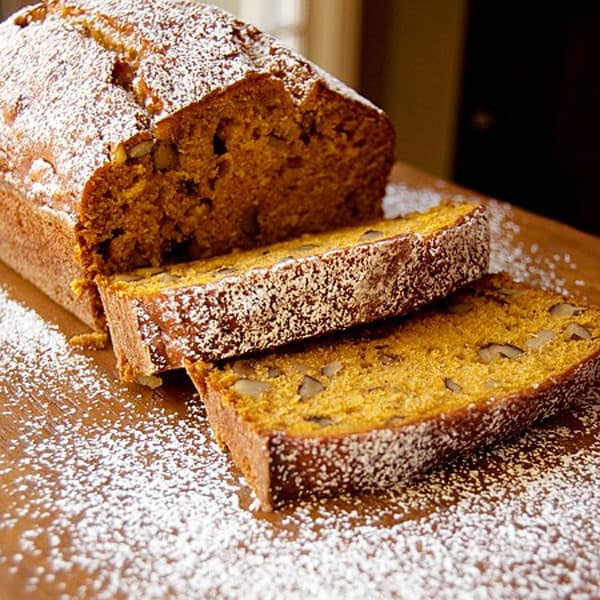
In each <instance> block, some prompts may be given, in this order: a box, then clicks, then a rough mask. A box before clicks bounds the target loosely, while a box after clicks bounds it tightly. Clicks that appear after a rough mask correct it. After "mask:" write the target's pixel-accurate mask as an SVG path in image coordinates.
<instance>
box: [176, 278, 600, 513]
mask: <svg viewBox="0 0 600 600" xmlns="http://www.w3.org/2000/svg"><path fill="white" fill-rule="evenodd" d="M488 282H489V283H488ZM488 286H489V289H488ZM530 287H531V286H528V285H527V284H524V283H517V282H514V281H512V280H511V279H510V278H509V277H508V276H505V275H494V276H488V277H485V278H483V279H482V280H481V281H480V282H479V283H477V284H476V285H475V286H472V289H471V288H469V289H470V290H471V291H469V292H468V294H473V295H474V296H475V297H477V296H479V297H481V298H485V302H489V303H490V304H491V305H496V304H498V303H500V304H498V305H499V306H504V305H503V304H501V303H502V298H501V297H497V296H494V291H497V290H501V291H504V290H506V291H507V292H509V293H512V292H513V291H518V290H520V289H523V290H527V289H530ZM488 293H489V298H488V296H487V294H488ZM536 293H538V294H543V295H546V294H547V295H548V298H547V300H548V302H547V303H546V304H542V306H546V308H544V313H545V312H547V311H548V312H550V315H551V316H550V317H549V318H551V319H559V321H557V325H558V323H560V325H558V328H559V329H561V330H562V329H564V328H565V327H572V326H573V324H574V322H573V321H571V324H569V317H564V316H559V315H556V316H555V315H554V314H553V312H552V311H553V309H554V307H561V306H562V307H564V308H565V309H568V310H574V311H575V312H577V313H578V314H582V315H585V314H586V313H587V312H588V311H589V314H590V315H591V316H589V317H588V321H587V322H586V324H588V326H589V327H590V326H591V324H590V321H589V319H594V318H595V315H597V314H598V309H596V308H594V307H591V306H588V305H586V303H584V302H582V303H579V302H577V303H576V304H552V303H553V302H555V301H557V302H559V303H560V302H561V301H562V302H563V303H570V302H575V299H574V298H568V297H561V296H559V295H558V294H553V293H550V292H548V293H546V292H541V291H540V290H536ZM464 297H465V296H460V294H459V298H464ZM516 297H521V296H516ZM561 298H562V300H561ZM507 305H511V304H510V303H508V304H507ZM550 305H551V306H550ZM445 306H446V305H444V306H442V307H441V310H442V312H441V313H436V316H437V315H438V314H441V316H442V317H444V315H445V311H446V308H445ZM449 306H456V307H458V308H460V307H461V305H460V304H459V305H452V304H451V305H449ZM548 307H549V308H548ZM532 310H533V311H537V310H538V307H537V305H536V304H533V305H532ZM580 311H581V312H580ZM434 312H435V311H434ZM459 314H460V313H459ZM465 314H469V313H465ZM429 316H430V315H429V314H428V313H427V311H426V312H425V313H424V314H423V315H421V316H420V317H419V316H418V317H417V319H419V320H420V322H427V320H428V317H429ZM522 316H523V314H522ZM457 318H458V317H457ZM479 321H482V319H479ZM584 322H585V321H584ZM475 325H477V324H475ZM454 326H456V322H455V325H454ZM489 326H490V324H489V323H487V322H485V319H484V320H483V321H482V322H481V328H482V330H485V328H486V327H489ZM511 326H512V327H513V328H515V324H514V323H512V325H511ZM516 329H519V327H518V326H516ZM367 331H368V330H367ZM565 331H566V330H565ZM595 331H596V327H595V326H594V327H593V328H591V329H589V330H586V329H585V328H582V329H581V330H580V333H581V334H582V335H584V336H586V337H584V338H579V339H586V340H588V341H587V342H585V343H586V344H588V345H586V346H585V347H584V346H582V350H581V351H580V352H578V353H576V354H573V355H571V356H573V358H571V359H569V360H566V361H564V360H563V362H561V363H560V364H561V365H562V366H561V367H560V370H558V371H553V368H552V367H550V371H548V372H550V373H552V375H542V374H540V375H538V376H537V378H536V377H532V376H530V375H528V376H527V378H525V379H521V377H522V376H524V375H525V372H526V369H528V368H531V367H527V366H526V365H525V364H523V365H521V366H520V364H519V362H518V361H515V362H514V367H513V369H514V370H515V373H514V376H515V381H528V383H526V384H525V383H523V384H520V385H521V387H522V389H520V390H518V388H517V391H504V392H502V391H498V392H496V394H494V389H499V388H496V384H497V383H498V382H494V381H493V380H488V382H489V383H491V386H488V383H487V382H486V383H485V389H486V390H489V391H486V392H484V395H483V396H481V397H480V396H474V401H473V402H471V403H469V402H468V397H467V398H466V399H465V400H457V403H456V404H450V405H447V406H446V408H444V409H442V408H439V406H440V405H438V404H435V403H433V404H431V406H429V407H428V408H427V411H426V412H419V410H416V411H414V412H411V409H410V408H406V414H407V415H409V416H408V417H403V419H404V420H401V421H395V420H391V421H390V420H386V421H385V422H382V423H383V424H382V425H377V426H370V425H369V424H368V423H367V424H365V426H364V428H361V426H360V423H356V424H354V425H353V426H352V427H353V429H351V430H350V432H349V433H335V431H333V432H332V433H330V434H329V435H326V434H325V433H320V431H319V430H318V429H317V430H310V431H308V430H307V431H306V432H304V430H302V429H300V430H299V431H303V432H302V433H291V432H290V431H288V430H287V429H286V425H277V423H278V421H277V419H276V418H275V417H274V420H273V423H274V424H273V426H264V427H263V426H261V425H259V424H258V423H263V422H268V420H267V421H264V420H257V421H256V422H254V421H253V422H252V423H251V422H249V421H248V422H245V421H242V420H238V421H235V420H234V417H233V416H230V418H229V419H228V420H227V421H223V420H219V421H216V422H215V423H213V419H212V416H211V414H212V413H213V412H214V411H215V408H214V407H215V405H218V403H219V402H220V403H221V404H226V405H227V409H226V410H227V411H228V412H230V413H235V412H236V402H239V403H240V410H239V412H240V414H242V413H243V411H246V413H243V414H250V413H248V410H251V408H252V404H251V402H249V400H248V398H247V397H244V398H242V397H241V396H239V394H238V392H236V391H235V388H233V390H234V391H233V392H232V387H233V384H234V382H235V383H237V382H238V381H240V376H238V375H236V373H235V372H234V371H231V370H230V369H229V367H228V365H227V364H225V365H221V366H220V367H219V369H217V368H213V369H212V370H208V369H207V368H206V367H204V368H203V369H202V370H201V371H199V372H197V373H194V366H193V365H192V366H188V370H189V371H190V373H191V374H192V376H193V378H194V380H195V382H196V383H198V381H199V380H200V381H201V382H200V385H199V388H198V389H199V391H200V394H201V396H202V397H203V398H204V397H208V396H210V402H209V403H207V414H208V418H209V420H210V421H211V425H212V426H213V427H215V429H216V432H217V435H218V436H220V437H221V439H223V440H224V442H225V443H226V445H227V446H228V447H229V449H230V451H231V452H232V456H234V457H235V456H238V457H239V456H243V455H244V446H243V443H244V442H243V436H240V434H239V432H237V431H236V429H235V428H236V427H242V428H245V429H251V430H253V431H254V432H255V433H256V434H258V435H260V436H261V438H262V442H266V443H267V448H268V453H267V455H268V459H264V458H263V459H260V458H257V457H256V456H255V455H253V458H252V460H253V463H254V462H256V461H257V460H263V461H264V464H268V465H269V471H270V476H269V479H268V482H269V486H270V487H269V489H266V488H264V487H263V488H261V489H257V490H256V493H257V496H258V497H259V498H260V499H263V498H266V501H265V506H266V507H277V506H279V505H281V504H282V503H285V502H288V501H291V500H295V499H298V498H305V497H325V496H332V495H338V494H341V493H346V492H360V491H373V490H378V489H382V488H385V487H389V486H392V485H394V484H396V483H398V482H402V481H406V480H408V479H410V478H412V477H414V476H416V475H418V474H420V473H422V472H424V471H426V470H427V469H429V468H431V467H433V466H435V465H438V464H440V463H441V462H443V461H446V460H449V459H451V458H453V457H455V456H457V455H459V454H462V453H465V452H469V451H472V450H473V449H475V448H478V447H482V446H486V445H489V444H492V443H495V442H497V441H499V440H502V439H504V438H506V437H508V436H511V435H513V434H515V433H517V432H518V431H520V430H522V429H524V428H526V427H528V426H529V425H531V424H532V423H534V422H535V421H538V420H540V419H544V418H546V417H548V416H550V415H552V414H553V413H556V412H557V411H560V410H562V409H565V408H567V407H568V406H570V405H571V404H573V403H576V402H577V401H578V400H583V399H585V398H586V397H587V394H588V392H590V391H591V390H592V389H594V388H595V387H596V386H598V385H599V384H600V349H599V344H598V338H597V337H591V338H589V337H587V336H590V335H591V336H594V335H596V334H595V333H593V332H595ZM525 333H526V335H527V336H529V332H528V330H527V327H525ZM432 336H433V337H432V339H431V342H430V343H431V344H432V346H434V345H435V332H432ZM409 339H413V338H409ZM452 339H454V338H452ZM527 339H531V338H529V337H528V338H527ZM576 340H577V338H573V337H571V338H570V339H569V338H568V337H567V338H564V341H563V342H561V343H568V344H579V343H584V342H581V341H576ZM382 341H385V335H382V336H380V337H378V338H377V343H382ZM426 343H427V342H426ZM452 343H453V344H454V343H455V342H452ZM318 345H319V343H318V342H311V343H310V344H308V345H307V346H305V347H304V351H305V352H306V353H307V354H310V353H311V349H315V348H316V347H317V346H318ZM324 346H327V342H326V341H325V342H324ZM453 347H455V346H453ZM571 348H573V346H571ZM584 348H585V349H584ZM316 349H317V350H318V348H316ZM517 350H518V349H517ZM553 352H555V353H556V354H552V355H549V356H550V357H554V359H556V360H557V361H558V360H559V359H561V358H563V357H562V351H561V350H560V348H557V347H555V349H554V350H553ZM336 354H337V355H339V356H340V362H341V363H342V364H343V363H344V360H345V359H344V353H343V348H341V347H338V348H336ZM559 355H561V356H559ZM575 357H576V358H575ZM306 358H307V357H305V359H306ZM554 359H552V360H554ZM293 360H298V361H300V362H302V360H303V358H302V354H301V353H297V354H294V355H293ZM469 360H471V359H469ZM475 360H478V359H475ZM465 361H466V359H465ZM481 361H482V362H481V363H480V364H481V365H483V369H481V373H483V374H484V375H483V376H484V377H486V375H485V373H486V367H487V363H486V362H485V359H484V357H481ZM264 362H265V363H266V364H269V365H270V364H275V365H276V367H278V368H279V367H281V370H280V376H281V377H282V378H286V377H288V375H286V374H285V373H283V370H284V367H283V366H282V364H281V363H279V364H278V363H277V362H276V361H275V360H274V355H270V356H267V357H266V358H265V360H264ZM306 362H308V361H306ZM384 364H385V363H384ZM469 364H470V363H469V362H468V361H467V362H465V365H464V371H465V372H466V371H468V370H469ZM555 364H559V363H555ZM407 365H410V361H408V362H407ZM234 366H235V363H234ZM252 368H253V369H258V367H257V364H256V362H255V363H254V364H253V367H252ZM344 368H345V367H344ZM372 368H374V369H375V368H377V369H378V370H379V372H380V373H381V377H380V378H379V379H380V380H381V381H385V382H387V383H388V384H396V383H399V384H400V382H396V381H395V380H394V378H393V375H392V373H391V372H389V371H388V367H386V366H383V367H382V366H375V365H373V367H372ZM420 368H421V369H422V365H421V367H420ZM432 368H433V367H432ZM221 370H223V371H224V372H222V371H221ZM456 370H457V372H458V371H460V370H461V364H460V363H458V364H457V365H456ZM254 372H255V373H258V371H254ZM310 372H312V371H310ZM419 372H420V371H419ZM509 372H510V369H509ZM488 373H490V375H487V376H493V375H491V371H488ZM243 377H246V375H243V376H242V378H243ZM249 377H252V375H249ZM255 377H256V378H257V379H258V380H259V381H263V380H264V376H263V375H255ZM422 377H423V378H424V381H428V375H427V372H426V371H425V372H424V373H423V375H422ZM242 381H244V382H246V381H248V380H245V379H242ZM284 385H285V384H284ZM357 385H360V382H359V383H358V384H357ZM446 385H447V384H446ZM292 387H293V386H292ZM281 389H284V388H281ZM286 389H287V388H286ZM293 389H295V388H293ZM513 390H514V388H513ZM452 391H453V390H452ZM458 391H459V392H460V391H461V390H460V389H459V390H458ZM269 393H274V392H273V391H271V392H269ZM250 398H251V397H250ZM281 398H282V401H283V403H285V401H286V398H287V395H286V393H282V396H281ZM242 400H245V402H242ZM276 400H277V402H275V399H274V400H273V402H274V403H276V404H277V406H278V407H279V408H281V405H282V402H279V397H278V398H277V399H276ZM330 400H332V401H334V400H335V397H334V398H333V399H332V398H330ZM297 401H298V397H297V396H294V393H293V391H292V392H291V395H290V402H297ZM409 401H410V402H411V405H410V406H411V407H413V408H414V407H415V406H416V407H417V408H418V406H419V399H418V398H416V399H413V400H410V399H409ZM340 402H341V401H340ZM269 406H270V405H265V404H264V399H261V404H260V410H261V411H262V412H263V413H265V411H268V410H269ZM442 406H443V404H442ZM218 410H221V409H220V408H219V409H218ZM273 410H275V409H273ZM293 410H294V409H293V407H292V406H291V405H290V411H293ZM278 418H279V417H278ZM327 425H331V423H329V424H327ZM333 426H335V425H333ZM323 427H324V426H323ZM261 428H262V429H261ZM238 464H241V465H243V462H242V463H240V462H238ZM263 466H264V465H263ZM258 467H259V466H258V465H254V467H253V468H254V469H255V470H256V469H257V468H258ZM242 470H244V468H242Z"/></svg>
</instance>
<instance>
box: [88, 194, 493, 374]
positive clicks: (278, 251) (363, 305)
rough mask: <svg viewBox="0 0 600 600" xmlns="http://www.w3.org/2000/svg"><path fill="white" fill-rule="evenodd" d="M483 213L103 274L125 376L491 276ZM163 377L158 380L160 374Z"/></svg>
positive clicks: (320, 330) (380, 312)
mask: <svg viewBox="0 0 600 600" xmlns="http://www.w3.org/2000/svg"><path fill="white" fill-rule="evenodd" d="M488 258H489V229H488V224H487V219H486V216H485V212H484V209H483V208H482V207H481V206H478V205H473V204H460V203H452V204H446V205H442V206H438V207H435V208H433V209H430V210H429V211H427V212H426V213H414V214H412V215H408V216H405V217H402V218H398V219H393V220H383V221H378V222H375V223H371V224H370V225H364V226H362V227H350V228H346V229H341V230H336V231H334V232H330V233H323V234H314V235H309V236H304V237H302V238H298V239H294V240H291V241H288V242H284V243H279V244H275V245H271V246H267V247H263V248H259V249H256V250H247V251H245V252H238V253H234V254H230V255H226V256H221V257H216V258H212V259H208V260H203V261H196V262H193V263H189V264H181V265H175V266H171V267H165V268H159V269H141V270H137V271H134V272H131V273H126V274H122V275H116V276H113V277H108V278H100V279H98V287H99V289H100V293H101V297H102V301H103V304H104V308H105V311H106V316H107V319H108V324H109V328H110V332H111V335H112V342H113V348H114V350H115V354H116V356H117V360H118V366H119V370H120V373H121V375H122V376H123V378H124V379H126V380H137V381H140V382H144V383H147V384H148V383H149V384H151V383H152V380H151V379H149V377H148V376H151V375H153V374H154V373H157V372H161V371H166V370H169V369H177V368H181V367H182V366H183V360H184V359H188V360H191V361H195V360H199V359H202V360H209V361H212V360H219V359H223V358H226V357H230V356H237V355H240V354H244V353H247V352H253V351H256V350H263V349H267V348H273V347H276V346H280V345H282V344H285V343H288V342H291V341H295V340H300V339H304V338H307V337H311V336H316V335H322V334H324V333H327V332H330V331H333V330H338V329H343V328H346V327H349V326H351V325H355V324H357V323H364V322H369V321H374V320H376V319H380V318H383V317H388V316H390V315H397V314H402V313H405V312H407V311H409V310H412V309H414V308H416V307H418V306H421V305H423V304H424V303H426V302H430V301H431V300H433V299H435V298H439V297H441V296H444V295H446V294H448V293H449V292H451V291H452V290H454V289H456V288H457V287H458V286H461V285H464V284H465V283H467V282H469V281H473V280H475V279H478V278H479V277H481V275H482V274H483V273H485V272H486V269H487V266H488ZM156 383H158V381H156Z"/></svg>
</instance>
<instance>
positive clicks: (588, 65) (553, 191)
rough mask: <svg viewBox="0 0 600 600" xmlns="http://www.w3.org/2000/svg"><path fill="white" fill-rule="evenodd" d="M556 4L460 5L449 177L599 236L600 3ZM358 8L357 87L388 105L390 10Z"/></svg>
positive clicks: (386, 1)
mask: <svg viewBox="0 0 600 600" xmlns="http://www.w3.org/2000/svg"><path fill="white" fill-rule="evenodd" d="M556 6H559V7H560V8H556V7H555V5H553V4H552V3H545V4H543V3H538V2H510V1H507V2H497V1H490V2H484V1H476V0H471V1H470V2H467V3H466V10H465V15H464V19H465V23H464V33H463V35H464V44H463V46H462V52H463V56H462V61H461V65H460V67H461V72H460V73H459V76H458V80H459V84H458V87H459V89H458V94H457V102H456V107H455V109H454V110H455V111H456V131H455V135H454V136H453V142H452V143H453V146H454V147H453V148H452V160H451V166H450V169H449V170H450V171H451V172H450V173H448V174H447V175H449V176H450V178H451V179H453V180H454V181H456V182H458V183H460V184H462V185H465V186H468V187H471V188H474V189H475V190H477V191H480V192H482V193H485V194H488V195H491V196H494V197H497V198H500V199H504V200H508V201H510V202H513V203H515V204H519V205H521V206H523V207H525V208H528V209H530V210H532V211H535V212H538V213H541V214H545V215H548V216H550V217H553V218H555V219H559V220H561V221H564V222H566V223H570V224H572V225H574V226H576V227H578V228H580V229H584V230H587V231H589V232H592V233H596V234H600V192H599V190H600V2H571V3H569V2H563V3H560V5H556ZM363 8H364V10H363V52H362V69H361V82H360V87H361V88H362V91H363V92H364V93H365V94H366V95H367V96H369V97H371V98H372V99H373V100H374V101H375V102H376V103H378V104H381V105H383V106H384V108H386V106H385V104H386V98H385V94H384V92H383V90H382V85H385V68H386V67H385V65H386V60H388V57H387V56H386V49H387V48H388V47H389V44H390V39H389V37H390V36H391V35H393V32H391V31H390V29H389V28H390V26H389V23H390V22H392V21H393V12H394V10H396V9H397V6H395V3H394V2H393V0H375V1H374V0H366V1H365V2H364V4H363ZM392 41H393V40H392ZM382 82H383V83H382ZM406 85H410V82H409V81H407V82H406ZM387 102H388V103H389V98H388V99H387ZM399 158H402V156H400V157H399Z"/></svg>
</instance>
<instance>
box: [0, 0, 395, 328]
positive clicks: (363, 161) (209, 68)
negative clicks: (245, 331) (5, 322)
mask: <svg viewBox="0 0 600 600" xmlns="http://www.w3.org/2000/svg"><path fill="white" fill-rule="evenodd" d="M0 74H1V77H2V81H3V85H2V88H1V89H0V109H1V110H0V211H1V212H2V217H3V218H2V219H0V258H1V259H2V260H4V261H6V262H7V263H8V264H9V265H11V266H12V267H13V268H15V269H16V270H17V271H19V272H20V273H21V274H22V275H24V276H25V277H27V278H28V279H30V280H31V281H33V282H34V283H35V284H36V285H38V286H39V287H40V288H41V289H43V290H44V291H45V292H46V293H47V294H49V295H50V296H51V297H52V298H53V299H55V300H56V301H58V302H59V303H61V304H63V305H64V306H65V307H67V308H68V309H69V310H71V311H73V312H74V313H75V314H77V315H78V316H79V317H80V318H81V319H82V320H83V321H85V322H87V323H89V324H91V325H95V326H96V327H99V328H101V327H103V325H104V320H103V310H102V306H101V303H100V300H99V297H98V293H97V290H96V287H95V284H94V278H95V277H96V276H97V275H99V274H104V275H107V274H112V273H116V272H123V271H128V270H131V269H134V268H137V267H142V266H158V265H163V264H166V263H173V262H180V261H183V260H190V259H192V260H193V259H196V258H200V257H205V256H212V255H216V254H223V253H226V252H228V251H230V250H232V249H235V248H250V247H255V246H260V245H264V244H268V243H272V242H275V241H278V240H283V239H286V238H290V237H293V236H298V235H300V234H302V233H305V232H316V231H322V230H326V229H331V228H333V227H337V226H344V225H348V224H352V223H358V222H363V221H368V220H372V219H374V218H377V217H378V216H379V215H380V211H381V202H380V201H381V198H382V196H383V193H384V189H385V184H386V179H387V175H388V172H389V170H390V168H391V165H392V162H393V143H394V141H393V131H392V128H391V125H390V123H389V120H388V119H387V117H386V116H385V115H384V114H383V113H382V112H381V111H380V110H379V109H377V108H376V107H374V106H373V105H372V104H370V103H369V102H368V101H367V100H365V99H363V98H361V97H360V96H358V95H357V94H356V93H355V92H353V91H352V90H350V89H348V88H347V87H346V86H344V85H343V84H342V83H340V82H339V81H337V80H335V79H333V78H332V77H330V76H329V75H327V74H325V73H324V72H323V71H321V70H320V69H319V68H318V67H316V66H315V65H313V64H311V63H310V62H308V61H306V60H305V59H303V58H302V57H301V56H299V55H298V54H296V53H294V52H293V51H291V50H290V49H288V48H287V47H285V46H283V45H282V44H280V43H279V42H278V41H276V40H275V39H274V38H272V37H271V36H269V35H266V34H263V33H261V32H260V31H258V30H257V29H255V28H254V27H252V26H250V25H247V24H245V23H242V22H240V21H238V20H237V19H235V18H233V17H232V16H231V15H229V14H228V13H225V12H223V11H222V10H220V9H218V8H215V7H211V6H205V5H201V4H199V3H197V2H194V1H192V0H47V1H46V2H43V3H41V4H38V5H35V6H33V7H30V8H27V9H25V10H23V11H21V12H19V13H17V14H16V15H15V16H13V17H11V18H10V19H8V20H7V21H6V22H5V23H3V24H2V25H0Z"/></svg>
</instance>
